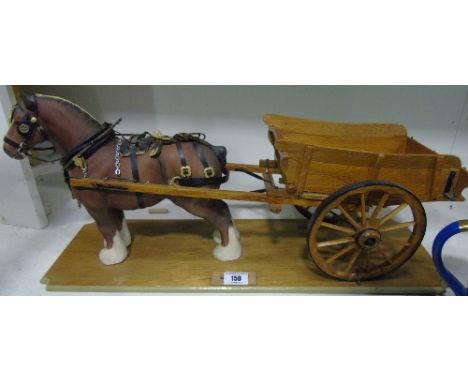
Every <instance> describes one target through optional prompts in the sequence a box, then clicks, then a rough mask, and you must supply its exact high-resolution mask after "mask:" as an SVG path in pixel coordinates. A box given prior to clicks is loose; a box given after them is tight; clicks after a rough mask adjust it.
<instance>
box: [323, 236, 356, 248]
mask: <svg viewBox="0 0 468 382" xmlns="http://www.w3.org/2000/svg"><path fill="white" fill-rule="evenodd" d="M347 243H354V238H353V237H343V238H340V239H334V240H327V241H322V242H319V243H317V248H323V247H330V246H332V245H340V244H347Z"/></svg>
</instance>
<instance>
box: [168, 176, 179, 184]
mask: <svg viewBox="0 0 468 382" xmlns="http://www.w3.org/2000/svg"><path fill="white" fill-rule="evenodd" d="M179 179H180V176H174V177H173V178H172V179H171V180H170V181H169V185H170V186H177V180H179Z"/></svg>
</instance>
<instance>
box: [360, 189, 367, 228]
mask: <svg viewBox="0 0 468 382" xmlns="http://www.w3.org/2000/svg"><path fill="white" fill-rule="evenodd" d="M366 222H367V216H366V194H361V224H362V225H363V226H365V225H366Z"/></svg>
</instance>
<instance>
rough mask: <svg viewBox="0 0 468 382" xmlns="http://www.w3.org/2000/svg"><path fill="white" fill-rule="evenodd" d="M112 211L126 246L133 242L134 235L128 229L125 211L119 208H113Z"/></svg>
mask: <svg viewBox="0 0 468 382" xmlns="http://www.w3.org/2000/svg"><path fill="white" fill-rule="evenodd" d="M110 211H111V213H112V214H113V215H114V219H115V221H116V224H117V229H118V230H119V233H120V237H121V238H122V241H123V243H124V245H125V246H126V247H128V246H129V245H130V244H131V243H132V235H131V234H130V231H129V229H128V225H127V220H126V219H125V215H124V212H123V211H122V210H119V209H116V208H114V209H111V210H110Z"/></svg>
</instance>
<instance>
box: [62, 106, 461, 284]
mask: <svg viewBox="0 0 468 382" xmlns="http://www.w3.org/2000/svg"><path fill="white" fill-rule="evenodd" d="M264 121H265V122H266V124H267V125H268V126H269V131H268V137H269V139H270V142H271V143H272V144H273V146H274V149H275V160H261V161H260V162H259V165H258V166H257V165H245V164H235V163H230V164H228V165H227V168H228V169H229V170H230V171H239V170H248V171H251V172H255V173H258V174H262V176H263V179H264V183H265V190H264V191H263V192H246V191H233V190H213V189H205V188H193V187H182V186H177V185H159V184H143V183H133V182H125V181H120V180H106V179H89V178H85V179H71V181H70V184H71V186H72V187H86V188H98V189H104V190H114V191H115V190H119V191H122V192H143V193H149V194H158V195H170V196H184V197H194V198H204V199H230V200H243V201H253V202H265V203H270V204H271V208H272V211H274V212H278V211H280V210H281V205H283V204H290V205H295V206H296V207H297V208H298V209H299V211H300V212H302V213H303V214H304V215H305V216H310V221H309V225H308V234H307V244H308V248H309V256H310V257H311V259H312V260H313V261H314V263H315V264H316V265H317V267H318V268H319V269H321V270H322V271H323V272H324V273H326V274H327V275H329V276H332V277H335V278H338V279H341V280H357V281H362V280H369V279H373V278H376V277H379V276H382V275H385V274H388V273H389V272H391V271H393V270H395V269H396V268H398V267H400V266H401V265H402V264H404V263H405V262H406V261H407V260H408V259H409V258H410V257H411V256H412V255H413V253H414V252H415V251H416V250H417V248H418V247H419V245H420V244H421V241H422V239H423V237H424V233H425V230H426V215H425V212H424V208H423V206H422V204H421V202H428V201H447V200H456V201H462V200H464V198H463V197H462V195H461V194H462V191H463V189H464V188H466V187H468V172H467V171H466V170H465V169H462V167H461V162H460V159H459V158H457V157H456V156H453V155H439V154H437V153H436V152H435V151H433V150H431V149H429V148H427V147H425V146H424V145H422V144H421V143H419V142H417V141H416V140H414V139H412V138H409V137H408V136H407V133H406V129H405V128H404V127H403V126H401V125H394V124H348V123H334V122H323V121H312V120H307V119H299V118H293V117H286V116H280V115H265V117H264ZM275 174H280V179H279V182H280V183H281V184H282V186H277V185H276V184H275V180H274V175H275ZM310 208H314V211H313V213H311V212H310V210H309V209H310Z"/></svg>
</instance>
